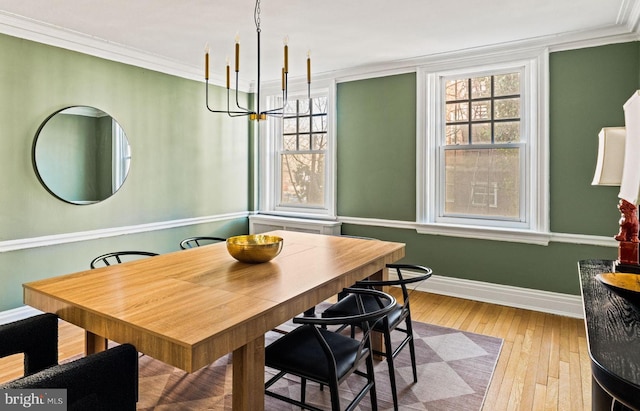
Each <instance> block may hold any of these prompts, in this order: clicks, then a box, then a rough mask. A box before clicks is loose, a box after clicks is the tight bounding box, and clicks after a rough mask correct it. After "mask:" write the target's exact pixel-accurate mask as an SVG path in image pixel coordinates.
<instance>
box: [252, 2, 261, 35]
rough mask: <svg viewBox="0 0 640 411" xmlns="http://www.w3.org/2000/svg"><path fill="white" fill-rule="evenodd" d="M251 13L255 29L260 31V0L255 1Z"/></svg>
mask: <svg viewBox="0 0 640 411" xmlns="http://www.w3.org/2000/svg"><path fill="white" fill-rule="evenodd" d="M253 15H254V20H255V22H256V30H257V31H260V0H257V1H256V10H255V12H254V14H253Z"/></svg>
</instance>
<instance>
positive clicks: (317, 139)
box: [311, 134, 327, 150]
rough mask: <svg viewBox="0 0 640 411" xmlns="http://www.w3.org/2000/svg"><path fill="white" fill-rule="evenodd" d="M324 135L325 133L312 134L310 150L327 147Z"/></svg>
mask: <svg viewBox="0 0 640 411" xmlns="http://www.w3.org/2000/svg"><path fill="white" fill-rule="evenodd" d="M326 137H327V135H326V134H314V135H313V140H312V142H313V147H311V150H325V149H326V148H327V138H326Z"/></svg>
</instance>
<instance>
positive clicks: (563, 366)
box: [0, 291, 591, 411]
mask: <svg viewBox="0 0 640 411" xmlns="http://www.w3.org/2000/svg"><path fill="white" fill-rule="evenodd" d="M411 312H412V315H413V318H414V320H416V321H422V322H428V323H431V324H436V325H441V326H445V327H451V328H457V329H460V330H464V331H471V332H475V333H479V334H485V335H491V336H495V337H500V338H503V339H504V344H503V347H502V352H501V354H500V358H499V360H498V364H497V367H496V370H495V373H494V376H493V379H492V381H491V385H490V387H489V392H488V393H487V398H486V400H485V404H484V407H483V410H484V411H501V410H523V411H529V410H531V411H539V410H562V411H564V410H590V409H591V372H590V365H589V354H588V352H587V343H586V337H585V331H584V323H583V321H582V320H579V319H573V318H567V317H560V316H557V315H551V314H544V313H539V312H535V311H528V310H522V309H518V308H510V307H504V306H498V305H493V304H487V303H481V302H475V301H469V300H463V299H459V298H452V297H446V296H440V295H435V294H428V293H422V292H417V291H416V292H414V293H413V294H412V296H411ZM59 339H60V341H59V349H60V353H59V358H60V360H63V359H65V358H68V357H70V356H72V355H76V354H79V353H81V352H82V350H83V332H82V330H80V329H79V328H77V327H75V326H72V325H70V324H67V323H62V325H61V327H60V337H59ZM21 372H22V356H19V355H16V356H12V357H7V358H4V359H0V382H3V381H7V380H11V379H13V378H16V377H18V376H20V375H21Z"/></svg>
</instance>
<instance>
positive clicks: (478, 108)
mask: <svg viewBox="0 0 640 411" xmlns="http://www.w3.org/2000/svg"><path fill="white" fill-rule="evenodd" d="M490 119H491V100H484V101H474V102H472V103H471V120H472V121H478V120H490Z"/></svg>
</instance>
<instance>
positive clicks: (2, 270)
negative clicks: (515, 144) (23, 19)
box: [0, 35, 640, 310]
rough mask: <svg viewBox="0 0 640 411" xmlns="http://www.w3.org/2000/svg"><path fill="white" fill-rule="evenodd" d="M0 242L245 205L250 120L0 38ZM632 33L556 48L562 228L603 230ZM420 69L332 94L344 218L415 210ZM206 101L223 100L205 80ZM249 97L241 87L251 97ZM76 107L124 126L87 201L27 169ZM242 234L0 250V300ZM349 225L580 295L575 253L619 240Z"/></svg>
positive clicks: (239, 229) (170, 85)
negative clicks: (602, 139) (104, 259)
mask: <svg viewBox="0 0 640 411" xmlns="http://www.w3.org/2000/svg"><path fill="white" fill-rule="evenodd" d="M0 52H2V56H3V58H2V60H1V62H0V96H1V97H0V144H1V145H2V146H1V148H2V149H1V150H0V184H1V186H2V191H1V193H2V194H1V195H0V241H11V240H20V239H28V238H33V237H40V236H49V235H64V234H69V233H76V232H83V231H90V230H99V229H107V228H113V227H126V226H136V225H140V224H151V223H158V222H165V221H173V220H178V219H188V218H193V217H201V216H211V215H220V214H226V213H237V212H246V211H248V210H251V209H252V204H253V203H254V200H255V199H254V198H253V194H252V193H253V188H254V184H255V181H254V180H253V169H252V166H253V159H254V153H253V150H252V147H253V139H254V130H253V128H252V127H251V126H250V124H249V122H248V121H245V120H243V119H228V118H226V117H224V116H220V115H215V114H211V113H208V112H207V111H206V109H205V107H204V104H203V102H204V90H203V87H204V86H203V85H202V83H199V82H195V81H190V80H185V79H181V78H178V77H174V76H170V75H166V74H162V73H158V72H154V71H151V70H146V69H142V68H138V67H133V66H129V65H126V64H121V63H115V62H112V61H107V60H103V59H100V58H96V57H92V56H88V55H84V54H80V53H76V52H72V51H68V50H64V49H60V48H56V47H51V46H46V45H42V44H39V43H34V42H30V41H26V40H21V39H17V38H13V37H10V36H4V35H0ZM639 59H640V47H639V45H638V43H635V42H634V43H625V44H615V45H609V46H603V47H596V48H585V49H580V50H573V51H563V52H557V53H552V54H551V56H550V100H549V103H550V111H551V113H550V169H551V175H550V189H551V192H550V216H551V230H552V231H553V232H556V233H569V234H587V235H595V236H612V235H613V234H615V231H616V226H617V220H618V218H619V215H618V213H617V210H616V203H617V190H616V189H615V188H612V187H592V186H591V185H590V182H591V178H592V175H593V168H594V165H595V156H596V151H597V134H598V131H599V130H600V128H602V127H606V126H620V125H623V124H624V115H623V111H622V104H623V103H624V102H625V101H626V99H627V98H628V97H629V96H630V95H631V94H632V93H633V91H634V90H636V89H637V88H639V87H638V86H639V83H640V80H639V79H640V62H639ZM415 87H416V77H415V74H402V75H393V76H387V77H380V78H372V79H367V80H359V81H351V82H344V83H340V84H339V85H338V90H337V130H338V135H337V141H338V151H337V154H338V157H337V167H338V181H337V194H338V197H337V206H338V215H339V216H348V217H358V218H371V219H388V220H399V221H408V222H413V221H415V218H416V217H415V203H416V192H415V185H416V176H415V173H416V165H415V158H416V153H415V150H416V141H415V140H416V137H415V134H416V129H415V128H416V112H415V108H416V91H415ZM211 95H212V97H213V98H214V99H216V100H217V104H216V105H218V106H219V105H220V104H222V103H223V102H224V101H225V95H224V93H223V92H222V90H220V89H219V88H217V87H212V88H211ZM245 98H247V96H245ZM71 105H88V106H94V107H97V108H100V109H103V110H104V111H106V112H107V113H109V114H110V115H112V116H113V117H114V118H116V119H117V120H118V122H119V123H120V124H121V125H122V127H123V128H124V130H125V132H126V134H127V137H128V138H129V142H130V143H131V146H132V165H131V170H130V174H129V176H128V178H127V180H126V182H125V184H124V186H123V187H122V188H121V189H120V191H118V193H116V195H114V196H113V197H111V198H109V199H107V200H106V201H103V202H101V203H98V204H95V205H88V206H74V205H70V204H67V203H64V202H62V201H60V200H58V199H56V198H55V197H53V196H51V195H50V194H49V193H48V192H47V191H46V190H45V189H44V188H43V187H42V186H41V185H40V183H39V181H38V179H37V177H36V175H35V173H34V170H33V167H32V164H31V145H32V142H33V138H34V136H35V133H36V131H37V129H38V126H39V125H40V124H41V122H42V121H43V120H44V119H45V118H46V117H47V116H48V115H50V114H51V113H53V112H54V111H57V110H59V109H61V108H63V107H66V106H71ZM246 231H247V221H246V218H237V219H231V220H228V221H221V222H216V223H209V224H199V225H192V226H187V227H179V228H173V229H165V230H156V231H151V232H145V233H139V234H129V235H124V236H117V237H109V238H101V239H95V240H88V241H81V242H72V243H66V244H61V245H52V246H45V247H36V248H27V249H22V250H17V251H6V252H0V282H1V283H2V284H3V286H2V288H0V310H3V309H9V308H13V307H17V306H19V305H21V304H22V291H21V287H22V283H24V282H28V281H33V280H37V279H41V278H46V277H51V276H54V275H59V274H65V273H69V272H74V271H78V270H83V269H86V268H88V264H89V261H90V260H91V259H92V258H93V257H94V256H96V255H98V254H101V253H103V252H107V251H111V250H116V249H142V250H148V251H155V252H158V253H164V252H170V251H174V250H177V249H178V242H179V241H180V240H181V239H182V238H184V237H187V236H190V235H196V234H214V235H220V236H229V235H233V234H238V233H244V232H246ZM343 232H344V233H346V234H353V235H362V236H369V237H377V238H382V239H387V240H393V241H402V242H405V243H407V257H406V259H405V260H406V261H411V262H415V263H420V264H425V265H428V266H431V267H433V268H434V271H435V273H436V274H439V275H444V276H450V277H456V278H466V279H473V280H479V281H485V282H490V283H499V284H506V285H514V286H519V287H526V288H533V289H540V290H548V291H555V292H561V293H569V294H578V293H579V288H578V280H577V270H576V262H577V260H580V259H584V258H611V259H613V258H615V253H616V250H615V248H613V247H596V246H585V245H579V244H566V243H557V242H552V243H550V244H549V245H548V246H537V245H528V244H521V243H510V242H500V241H487V240H474V239H464V238H455V237H446V236H432V235H420V234H417V233H416V232H415V231H414V230H405V229H398V228H384V227H373V226H358V225H353V224H344V225H343Z"/></svg>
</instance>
